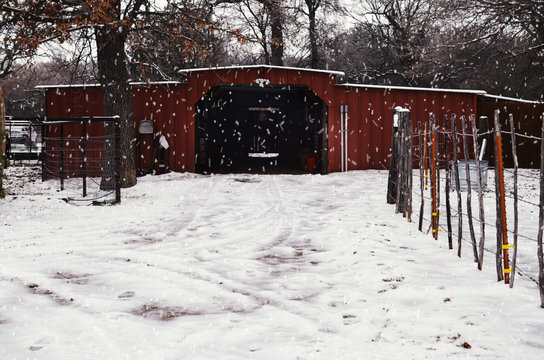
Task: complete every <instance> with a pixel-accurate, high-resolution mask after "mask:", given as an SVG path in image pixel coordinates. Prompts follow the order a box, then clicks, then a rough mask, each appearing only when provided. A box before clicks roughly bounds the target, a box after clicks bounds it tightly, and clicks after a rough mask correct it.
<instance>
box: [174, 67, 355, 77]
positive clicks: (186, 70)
mask: <svg viewBox="0 0 544 360" xmlns="http://www.w3.org/2000/svg"><path fill="white" fill-rule="evenodd" d="M258 68H265V69H276V70H294V71H307V72H317V73H324V74H331V75H337V76H344V75H346V74H345V73H344V72H343V71H336V70H325V69H309V68H299V67H291V66H277V65H230V66H218V67H209V68H195V69H182V70H179V71H178V72H180V73H189V72H200V71H216V70H243V69H258Z"/></svg>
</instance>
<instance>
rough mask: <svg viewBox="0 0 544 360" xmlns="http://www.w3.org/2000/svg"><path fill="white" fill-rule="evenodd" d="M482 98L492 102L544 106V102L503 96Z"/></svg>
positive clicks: (485, 96) (487, 95) (484, 95)
mask: <svg viewBox="0 0 544 360" xmlns="http://www.w3.org/2000/svg"><path fill="white" fill-rule="evenodd" d="M482 97H483V98H486V99H489V100H492V101H512V102H521V103H526V104H544V102H542V101H534V100H525V99H519V98H513V97H508V96H501V95H491V94H482Z"/></svg>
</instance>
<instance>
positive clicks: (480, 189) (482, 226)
mask: <svg viewBox="0 0 544 360" xmlns="http://www.w3.org/2000/svg"><path fill="white" fill-rule="evenodd" d="M470 122H471V125H472V136H473V137H472V140H473V142H474V154H475V158H476V177H477V182H478V203H479V208H480V243H479V255H478V269H479V270H482V265H483V262H484V250H485V248H484V246H485V214H484V189H483V186H482V173H481V169H480V160H481V159H480V156H479V154H480V151H479V146H478V143H479V142H478V130H477V129H476V118H475V116H474V115H471V116H470ZM482 155H483V154H482Z"/></svg>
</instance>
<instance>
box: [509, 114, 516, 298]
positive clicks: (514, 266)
mask: <svg viewBox="0 0 544 360" xmlns="http://www.w3.org/2000/svg"><path fill="white" fill-rule="evenodd" d="M508 119H509V121H510V132H511V135H512V159H513V160H514V254H513V257H512V276H511V277H510V287H513V286H514V278H515V277H516V259H517V257H518V153H517V149H516V146H517V144H516V128H515V126H514V115H512V114H509V115H508Z"/></svg>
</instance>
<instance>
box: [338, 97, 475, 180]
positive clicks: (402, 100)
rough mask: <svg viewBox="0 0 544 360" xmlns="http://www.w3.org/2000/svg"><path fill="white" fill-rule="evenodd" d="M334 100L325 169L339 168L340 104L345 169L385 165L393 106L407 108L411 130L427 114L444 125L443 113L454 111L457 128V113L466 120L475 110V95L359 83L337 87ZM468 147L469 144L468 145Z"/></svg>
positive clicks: (390, 133)
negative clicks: (344, 113) (344, 108)
mask: <svg viewBox="0 0 544 360" xmlns="http://www.w3.org/2000/svg"><path fill="white" fill-rule="evenodd" d="M335 90H336V91H335V96H334V97H335V99H337V101H338V103H337V104H338V105H337V106H335V107H334V109H333V111H334V112H335V113H334V114H333V115H332V116H331V115H329V119H331V118H332V124H329V129H330V135H329V147H330V152H329V170H330V171H339V170H340V160H341V152H340V151H339V147H340V135H339V134H340V106H339V105H340V104H341V103H342V104H348V106H349V110H348V111H349V125H348V127H349V128H348V131H349V138H348V139H349V140H348V162H349V169H350V170H355V169H383V168H387V167H388V166H389V158H390V149H391V141H392V129H393V110H394V108H395V107H397V106H401V107H404V108H408V109H410V112H411V119H412V124H413V127H414V133H415V132H416V131H417V123H418V121H419V122H421V123H422V124H423V123H425V122H428V120H429V117H430V116H431V114H435V115H436V117H437V123H438V125H439V127H443V125H444V115H450V114H452V113H455V114H456V115H457V119H458V120H457V122H456V124H457V126H458V128H459V129H460V128H461V127H460V126H461V122H460V120H459V119H460V116H461V115H465V116H466V117H467V119H468V116H469V115H470V114H474V113H475V111H476V107H475V104H476V102H475V101H476V94H474V93H458V92H448V91H447V90H445V91H431V90H409V89H395V88H392V89H388V88H374V87H370V88H368V87H361V86H337V87H336V89H335ZM471 148H472V147H471Z"/></svg>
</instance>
